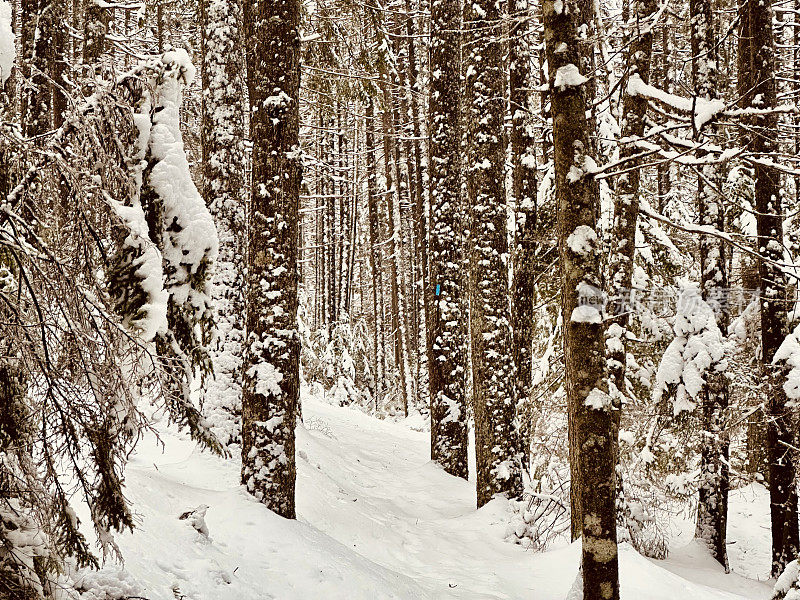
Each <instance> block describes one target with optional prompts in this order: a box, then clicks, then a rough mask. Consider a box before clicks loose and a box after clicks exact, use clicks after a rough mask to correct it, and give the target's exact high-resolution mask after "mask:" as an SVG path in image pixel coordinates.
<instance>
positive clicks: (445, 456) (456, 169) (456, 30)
mask: <svg viewBox="0 0 800 600" xmlns="http://www.w3.org/2000/svg"><path fill="white" fill-rule="evenodd" d="M460 31H461V2H460V1H459V0H432V2H431V71H432V78H431V90H430V100H429V112H430V123H431V125H430V135H431V138H430V157H431V163H430V197H431V233H430V250H431V281H430V284H429V285H431V286H434V289H435V291H434V302H433V303H432V306H431V315H430V323H431V332H430V336H431V340H432V355H431V360H430V361H429V363H428V380H429V386H430V397H431V459H432V460H435V461H436V462H438V463H439V464H441V465H442V466H443V467H444V469H445V471H447V472H448V473H450V474H451V475H456V476H457V477H463V478H464V479H466V478H467V477H468V475H469V473H468V469H467V406H466V382H467V353H466V350H467V340H466V324H465V321H466V318H465V316H466V315H465V311H464V308H465V298H464V290H463V284H464V278H463V276H462V269H461V265H462V264H463V248H464V246H463V239H462V235H461V232H462V231H463V223H462V219H461V215H462V214H463V209H464V203H463V200H462V196H461V161H460V142H461V103H460V98H459V96H460V71H461V53H460V41H461V35H460Z"/></svg>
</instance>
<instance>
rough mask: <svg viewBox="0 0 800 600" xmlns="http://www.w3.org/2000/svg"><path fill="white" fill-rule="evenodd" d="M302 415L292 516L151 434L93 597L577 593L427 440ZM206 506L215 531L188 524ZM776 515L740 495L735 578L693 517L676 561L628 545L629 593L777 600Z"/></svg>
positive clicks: (757, 493) (325, 413)
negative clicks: (114, 553)
mask: <svg viewBox="0 0 800 600" xmlns="http://www.w3.org/2000/svg"><path fill="white" fill-rule="evenodd" d="M303 411H304V415H303V416H304V426H303V427H298V440H297V454H298V457H297V458H298V477H297V512H298V519H297V521H295V522H293V521H287V520H284V519H282V518H280V517H277V516H275V515H274V514H273V513H271V512H270V511H268V510H267V509H266V508H265V507H263V506H262V505H260V504H258V503H257V502H255V501H254V500H253V499H252V498H250V497H249V496H248V495H247V494H246V493H245V492H244V491H243V489H242V487H241V486H240V485H239V466H238V463H237V461H235V460H233V459H232V460H227V461H226V460H222V459H219V458H216V457H214V456H211V455H209V454H207V453H202V452H200V451H198V450H197V449H195V447H194V444H192V443H191V442H190V441H188V439H186V438H185V437H184V436H183V435H180V434H176V433H175V432H174V431H173V430H172V429H168V428H164V429H163V431H162V433H161V439H162V442H163V447H162V446H161V445H158V444H156V443H155V440H154V439H153V438H152V437H151V438H146V439H145V440H144V441H142V442H141V443H140V446H139V448H138V450H137V453H136V455H135V456H134V457H133V458H132V460H131V462H130V464H129V465H128V468H127V471H126V484H127V487H126V494H127V496H128V497H129V499H130V500H131V501H132V502H133V505H134V508H135V511H136V514H137V518H138V522H139V526H138V528H137V529H136V530H135V531H134V532H133V533H132V534H131V533H126V534H124V535H117V536H116V539H117V542H118V544H119V546H120V548H121V550H122V552H123V554H124V556H125V559H126V562H125V572H124V573H121V572H119V567H118V566H115V565H113V564H109V565H108V566H106V567H105V569H104V570H103V571H102V572H101V573H100V574H93V575H89V576H87V578H86V581H85V582H84V587H85V588H88V589H90V590H91V589H93V588H97V589H96V592H91V591H90V592H87V593H86V594H85V596H84V597H85V598H87V599H91V600H95V598H104V596H101V595H100V593H99V588H100V587H101V586H105V589H106V590H109V589H113V588H114V583H115V582H118V583H119V585H118V586H117V588H116V589H117V593H118V594H119V595H120V596H123V597H124V595H129V596H130V595H139V596H141V597H144V598H147V599H148V600H175V599H176V598H177V599H178V600H234V599H235V600H256V599H258V600H266V599H269V598H275V599H278V600H295V599H296V600H317V599H319V600H333V599H342V600H345V599H347V600H362V599H363V600H383V599H387V600H388V599H391V598H397V599H404V600H412V599H413V600H416V599H432V600H436V599H439V598H442V599H445V598H459V599H469V600H477V599H486V600H489V599H513V600H523V599H525V600H563V599H564V598H565V596H566V594H567V592H568V590H569V588H570V587H571V585H572V583H573V580H574V579H575V575H576V573H577V568H578V557H579V546H578V545H577V544H572V545H568V544H566V543H565V544H563V545H562V547H560V548H558V549H555V550H552V551H549V552H545V553H535V552H532V551H526V550H524V549H523V548H522V547H520V546H518V545H515V544H512V543H509V542H506V541H504V539H503V538H504V533H505V531H506V524H507V521H508V519H509V515H510V513H509V509H508V503H507V502H506V501H504V500H502V499H497V500H494V501H492V502H491V503H489V504H488V505H487V506H485V507H483V508H482V509H480V510H475V491H474V485H473V484H471V483H469V482H466V481H463V480H460V479H457V478H454V477H451V476H449V475H447V474H445V473H444V471H442V470H441V469H440V468H438V467H437V466H436V465H434V464H433V463H431V462H430V460H429V458H428V457H429V451H428V445H429V442H428V439H429V438H428V435H427V434H426V433H423V432H419V431H415V430H413V429H411V428H409V427H408V425H407V424H405V423H395V422H391V421H382V420H378V419H375V418H373V417H370V416H368V415H365V414H363V413H361V412H359V411H357V410H354V409H349V408H339V407H334V406H331V405H328V404H324V403H322V402H320V401H319V400H318V399H315V398H312V397H306V398H304V405H303ZM200 505H207V506H208V507H209V508H208V510H207V512H206V515H205V519H204V521H205V524H207V527H208V531H209V533H208V536H205V535H203V534H201V533H199V532H198V531H196V530H195V529H194V528H193V527H192V526H191V525H190V524H189V521H187V520H179V519H178V516H179V515H181V514H182V513H184V512H185V511H188V510H191V509H194V508H196V507H198V506H200ZM767 511H768V504H767V499H766V496H765V493H764V491H763V488H760V487H759V486H756V487H752V486H750V487H748V488H746V489H745V490H741V491H737V492H734V493H733V494H732V497H731V514H730V523H729V538H730V546H729V547H730V549H731V550H730V552H731V566H732V568H733V570H734V571H735V573H732V574H727V575H726V574H724V573H723V572H722V569H721V568H719V567H718V566H716V565H715V563H713V561H711V560H710V559H709V558H708V557H707V555H706V554H705V553H704V552H702V551H701V550H700V549H699V548H698V547H697V546H695V545H694V544H693V543H692V542H691V529H692V528H691V523H690V522H689V521H686V522H685V523H682V522H676V523H675V537H676V539H677V540H678V545H679V546H682V547H680V548H678V549H677V550H674V551H673V552H672V553H671V555H670V557H669V558H668V559H667V560H665V561H654V560H650V559H647V558H644V557H642V556H641V555H639V554H638V553H636V552H635V551H634V550H633V549H632V548H631V547H630V546H628V545H622V546H621V548H620V564H621V567H620V568H621V587H622V598H623V599H625V600H668V599H669V600H694V599H709V600H712V599H713V600H717V599H719V600H723V599H728V600H734V599H741V598H748V599H766V598H769V596H770V590H771V582H768V581H767V582H765V581H762V582H759V581H756V579H757V578H759V577H761V579H765V578H766V577H765V573H766V572H767V571H768V569H769V526H768V525H769V520H768V515H767ZM84 522H85V519H84ZM197 523H198V525H200V526H201V528H202V519H198V521H197ZM743 575H746V576H748V577H744V576H743ZM93 593H94V594H95V595H91V594H93ZM105 597H107V598H114V599H115V598H117V597H118V596H115V595H112V596H105Z"/></svg>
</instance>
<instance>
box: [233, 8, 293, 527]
mask: <svg viewBox="0 0 800 600" xmlns="http://www.w3.org/2000/svg"><path fill="white" fill-rule="evenodd" d="M244 22H245V31H246V42H247V43H246V45H245V47H246V49H247V51H246V52H247V87H248V90H249V93H250V139H252V140H253V158H252V165H253V166H252V170H253V174H252V178H253V179H252V197H251V204H250V219H249V221H250V229H249V232H248V270H247V309H246V348H245V357H244V369H243V370H244V380H243V385H242V388H243V389H242V482H243V483H244V484H245V485H246V486H247V489H248V491H249V492H250V493H252V494H253V495H254V496H255V497H256V498H257V499H258V500H259V501H260V502H263V503H264V504H266V505H267V506H268V507H269V508H270V509H271V510H273V511H275V512H276V513H278V514H279V515H281V516H283V517H287V518H291V519H293V518H295V500H294V492H295V479H296V468H295V434H294V430H295V417H296V413H297V405H298V401H299V394H300V339H299V335H298V331H297V303H298V297H297V283H298V282H297V279H298V278H297V251H298V248H297V246H298V243H297V242H298V239H297V227H298V225H297V224H298V220H299V219H298V216H299V214H298V211H299V204H300V179H301V164H300V148H299V143H298V137H299V110H298V107H299V93H300V32H299V26H300V2H299V0H246V1H245V2H244Z"/></svg>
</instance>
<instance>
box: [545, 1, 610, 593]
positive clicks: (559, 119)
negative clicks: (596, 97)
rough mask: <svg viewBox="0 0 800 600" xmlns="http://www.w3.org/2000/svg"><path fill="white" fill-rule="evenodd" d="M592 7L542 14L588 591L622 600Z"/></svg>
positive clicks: (555, 5) (573, 450)
mask: <svg viewBox="0 0 800 600" xmlns="http://www.w3.org/2000/svg"><path fill="white" fill-rule="evenodd" d="M590 5H591V2H589V0H568V1H566V2H562V0H558V1H556V2H553V0H544V3H543V6H542V12H543V16H544V27H545V40H546V51H547V62H548V68H549V76H550V77H549V78H550V99H551V103H552V104H551V111H552V116H553V151H554V163H555V183H556V198H557V202H558V235H559V259H560V263H561V277H562V288H561V293H562V306H561V316H562V322H563V335H564V363H565V379H566V385H565V387H566V392H567V405H568V411H569V427H570V430H571V432H570V438H571V440H570V467H571V471H572V474H573V477H572V486H573V489H575V488H577V489H575V495H576V496H577V498H578V500H579V504H580V513H579V518H580V519H581V521H580V525H581V534H582V546H583V552H582V562H581V565H582V578H583V594H584V597H585V598H592V599H594V598H604V599H610V600H617V599H618V598H619V574H618V565H617V562H618V556H617V530H616V506H615V500H616V498H615V497H616V489H615V488H616V482H615V464H614V459H615V448H614V446H615V444H616V440H615V439H614V437H613V431H614V423H613V417H612V406H611V398H610V396H609V394H608V393H607V392H606V391H604V390H603V389H602V387H603V382H604V373H603V371H604V368H603V367H604V362H605V351H604V344H603V331H602V316H601V314H600V310H602V288H601V285H600V249H599V244H598V237H597V233H596V226H597V216H598V213H599V208H600V195H599V189H598V185H597V182H596V181H595V180H594V178H593V177H592V176H591V174H590V173H589V172H588V170H589V169H590V168H591V167H592V166H593V165H594V160H593V159H592V156H591V143H590V137H591V135H592V134H593V131H592V121H591V120H590V119H587V117H586V110H587V107H588V104H589V103H590V102H591V100H592V96H591V95H589V94H588V93H587V90H586V89H584V87H585V86H584V84H585V83H586V82H587V81H588V77H591V76H592V75H593V73H591V72H581V71H580V70H579V68H578V66H577V65H581V64H586V63H588V62H589V61H585V60H583V58H584V57H582V56H581V54H580V50H582V49H583V48H584V47H585V46H579V34H578V31H579V30H581V31H583V30H586V29H588V30H591V23H588V22H586V20H585V19H586V18H588V15H590V14H591V13H592V11H591V10H590V8H591V6H590ZM589 50H591V46H589ZM576 475H577V477H576ZM574 518H575V516H573V519H574Z"/></svg>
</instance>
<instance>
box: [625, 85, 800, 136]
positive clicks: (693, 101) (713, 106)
mask: <svg viewBox="0 0 800 600" xmlns="http://www.w3.org/2000/svg"><path fill="white" fill-rule="evenodd" d="M627 92H628V94H630V95H631V96H641V97H643V98H647V99H648V100H655V101H656V102H660V103H662V104H666V105H667V106H670V107H671V108H674V109H675V110H677V111H679V112H684V113H690V114H691V115H692V128H693V130H694V131H700V130H701V129H702V128H703V127H704V126H705V125H706V124H708V123H709V122H711V121H712V120H714V119H717V118H719V117H720V116H724V117H733V118H738V117H752V116H761V115H768V114H780V113H797V112H798V109H797V106H796V105H795V104H784V105H781V106H775V107H773V108H755V107H749V108H731V106H732V105H729V104H726V103H725V102H723V101H722V100H717V99H714V100H707V99H705V98H698V97H696V96H695V97H692V98H688V97H685V96H678V95H676V94H670V93H669V92H666V91H664V90H662V89H659V88H657V87H655V86H652V85H649V84H647V83H645V82H644V81H642V78H641V77H639V75H638V73H634V74H633V75H631V76H630V77H629V78H628V88H627Z"/></svg>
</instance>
